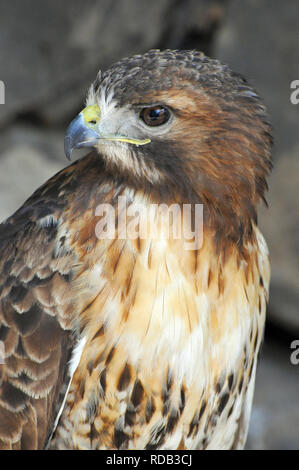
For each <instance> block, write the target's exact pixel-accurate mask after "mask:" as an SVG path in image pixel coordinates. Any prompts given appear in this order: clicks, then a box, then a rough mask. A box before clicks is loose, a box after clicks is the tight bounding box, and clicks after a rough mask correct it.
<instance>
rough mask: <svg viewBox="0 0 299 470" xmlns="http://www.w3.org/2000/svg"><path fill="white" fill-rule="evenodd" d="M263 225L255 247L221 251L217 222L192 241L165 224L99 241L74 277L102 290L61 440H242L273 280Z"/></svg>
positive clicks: (86, 322)
mask: <svg viewBox="0 0 299 470" xmlns="http://www.w3.org/2000/svg"><path fill="white" fill-rule="evenodd" d="M160 229H161V230H162V228H161V227H160ZM162 232H163V230H162ZM162 232H161V233H162ZM255 233H256V237H257V238H255V239H254V242H253V243H252V244H251V245H248V247H247V259H244V258H240V253H239V251H238V250H237V248H232V249H231V250H230V253H229V254H228V256H227V258H226V259H225V260H223V259H222V258H221V256H217V255H216V252H215V246H214V239H213V236H212V234H210V233H209V232H207V233H205V237H204V243H203V246H202V247H201V249H198V250H193V251H192V250H190V251H188V250H182V248H181V246H180V244H181V241H178V240H174V239H167V240H166V239H165V238H163V236H160V238H159V239H145V240H142V239H140V240H138V241H136V240H130V239H126V240H106V241H105V242H104V243H105V249H103V247H102V246H101V249H100V250H99V251H98V249H97V246H95V247H94V249H93V251H92V253H91V254H90V257H88V255H87V256H86V259H85V261H86V263H87V265H88V266H89V270H84V267H82V269H81V270H80V272H79V274H78V276H77V278H76V279H75V280H74V282H75V283H76V284H77V285H80V286H82V287H83V286H84V285H88V286H89V289H94V295H93V297H92V300H91V301H90V302H89V303H88V305H86V306H85V307H84V308H83V309H82V312H81V313H80V321H81V325H82V327H81V338H82V340H81V349H80V355H79V356H78V358H77V363H78V366H77V368H76V371H75V373H74V375H73V378H72V383H71V385H70V389H69V393H68V396H67V400H66V404H65V408H64V410H63V413H62V416H61V419H60V422H59V425H58V429H57V431H56V435H55V438H54V440H53V442H52V444H51V445H52V446H53V447H58V448H64V447H65V448H68V447H72V446H73V445H74V446H75V447H77V448H102V449H104V448H123V449H124V448H149V449H150V448H152V449H154V448H167V449H171V448H205V447H208V448H213V446H216V447H217V446H220V447H223V448H224V447H225V446H227V445H231V446H233V445H234V439H235V434H236V433H237V430H238V422H239V420H240V417H241V415H242V413H243V412H244V403H245V402H246V400H245V398H246V394H247V393H251V392H250V391H248V390H249V389H250V387H251V388H252V386H251V385H250V384H251V383H252V381H254V374H255V365H256V354H257V351H258V349H259V345H260V342H261V338H262V333H263V325H264V315H265V304H266V298H267V291H266V287H265V286H267V285H268V280H269V272H268V260H267V252H266V250H265V245H264V242H263V241H262V238H261V235H260V234H259V232H258V231H257V230H256V232H255ZM102 244H103V241H102V243H101V245H102ZM260 279H262V285H261V281H260ZM81 290H82V289H81ZM250 400H251V397H250V398H249V401H250ZM246 426H247V422H246V425H245V428H246ZM223 427H224V428H225V429H226V428H227V429H228V430H227V431H225V432H223ZM244 435H246V431H244ZM218 441H219V442H218Z"/></svg>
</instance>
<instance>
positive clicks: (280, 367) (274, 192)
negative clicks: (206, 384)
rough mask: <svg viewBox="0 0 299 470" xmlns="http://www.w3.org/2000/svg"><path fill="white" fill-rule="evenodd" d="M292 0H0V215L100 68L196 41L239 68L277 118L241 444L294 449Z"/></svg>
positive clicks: (297, 296) (43, 158)
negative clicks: (251, 385) (261, 329)
mask: <svg viewBox="0 0 299 470" xmlns="http://www.w3.org/2000/svg"><path fill="white" fill-rule="evenodd" d="M298 45H299V8H298V0H288V2H281V1H279V0H242V2H241V1H238V0H159V1H154V2H148V1H147V0H125V1H124V0H113V1H111V0H110V1H109V0H84V1H83V0H73V1H72V2H59V1H58V0H55V1H54V0H43V1H42V2H38V1H37V0H10V1H9V2H6V1H5V0H0V80H2V81H3V82H4V84H5V105H3V104H0V221H1V220H3V219H5V218H6V217H7V216H8V215H10V214H11V213H12V212H13V211H14V210H15V209H16V208H17V207H18V206H19V205H20V204H21V203H22V202H23V201H24V200H25V199H26V198H27V197H28V196H29V195H30V194H31V193H32V192H33V190H34V189H36V188H37V187H38V186H39V185H40V184H41V183H43V182H44V181H45V180H46V179H47V178H49V177H50V176H51V175H53V173H55V172H56V171H58V170H59V169H61V168H62V167H63V166H66V164H67V162H66V160H65V157H64V152H63V135H64V130H65V128H66V126H67V124H68V122H69V121H70V119H71V118H72V117H73V116H74V115H75V114H76V113H77V112H78V111H79V110H80V109H81V107H82V104H83V103H84V97H85V93H86V90H87V88H88V86H89V84H90V83H91V81H92V80H93V79H94V77H95V75H96V72H97V71H98V69H99V68H101V69H105V68H106V67H108V66H109V65H110V64H112V63H113V62H115V61H116V60H117V59H120V58H121V57H123V56H127V55H130V54H134V53H140V52H144V51H146V50H148V49H150V48H161V49H163V48H196V49H200V50H202V51H204V52H205V53H207V54H208V55H211V56H213V57H217V58H219V59H220V60H222V61H223V62H226V63H228V64H229V65H231V67H232V68H233V69H234V70H236V71H238V72H241V73H242V74H244V75H245V76H246V77H247V78H248V80H249V81H250V82H251V83H252V84H253V85H254V86H255V87H256V88H257V90H258V91H259V92H260V94H261V95H262V96H263V98H264V101H265V103H266V105H267V106H268V110H269V113H270V116H271V121H272V123H273V125H274V137H275V147H274V163H275V166H274V171H273V175H272V177H271V179H270V181H269V186H270V191H269V194H268V198H267V199H268V202H269V209H268V210H266V209H265V208H261V213H260V225H261V227H262V230H263V232H264V234H265V237H266V239H267V241H268V245H269V248H270V252H271V260H272V282H271V295H270V305H269V312H268V324H267V330H266V339H265V343H264V347H263V350H262V353H261V361H260V365H259V368H258V374H257V386H256V394H255V400H254V408H253V414H252V421H251V427H250V432H249V439H248V443H247V448H248V449H299V365H297V366H295V365H292V364H291V362H290V355H291V352H292V350H291V349H290V344H291V342H292V341H293V340H294V339H299V312H298V305H299V263H298V248H299V218H298V216H299V213H298V212H299V211H298V207H299V204H298V199H299V160H298V156H299V128H298V124H299V104H298V105H293V104H291V101H290V94H291V91H292V90H291V89H290V83H291V81H293V80H299V60H298V59H299V46H298Z"/></svg>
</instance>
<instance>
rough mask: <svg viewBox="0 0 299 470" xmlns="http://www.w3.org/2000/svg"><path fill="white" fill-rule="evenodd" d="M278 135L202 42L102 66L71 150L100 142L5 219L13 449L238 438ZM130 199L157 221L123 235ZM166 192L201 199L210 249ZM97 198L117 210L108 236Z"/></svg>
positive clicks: (5, 437) (4, 385) (247, 404)
mask: <svg viewBox="0 0 299 470" xmlns="http://www.w3.org/2000/svg"><path fill="white" fill-rule="evenodd" d="M270 134H271V129H270V126H269V124H268V122H267V117H266V115H265V109H264V106H263V105H262V104H261V102H260V99H259V98H258V96H257V94H256V92H255V91H254V90H253V89H252V88H251V87H250V86H248V84H247V83H246V81H245V80H244V79H243V78H241V77H240V76H239V75H237V74H235V73H233V72H232V71H231V70H230V69H229V68H228V67H227V66H225V65H222V64H221V63H219V62H218V61H217V60H213V59H210V58H208V57H206V56H205V55H203V54H202V53H199V52H196V51H164V52H160V51H150V52H148V53H146V54H144V55H137V56H134V57H131V58H128V59H124V60H121V61H120V62H118V63H116V64H115V65H114V66H112V67H111V68H110V69H109V70H108V71H106V72H105V73H104V74H100V73H99V74H98V76H97V78H96V80H95V82H94V83H93V85H92V86H91V88H90V90H89V93H88V98H87V103H86V108H85V109H84V110H83V111H82V112H81V113H80V114H79V115H78V117H76V118H75V119H74V121H72V123H71V124H70V126H69V129H68V131H67V135H66V138H65V149H66V154H67V156H68V157H70V154H71V151H72V149H74V148H77V147H82V146H86V147H88V146H90V147H93V148H94V150H93V151H92V153H89V154H88V155H87V156H86V157H84V158H82V159H81V160H79V161H77V162H75V163H73V164H72V165H70V166H68V167H67V168H65V169H64V170H62V171H61V172H59V173H58V174H57V175H55V176H54V177H53V178H51V179H50V180H49V181H48V182H46V183H45V184H44V185H43V186H42V187H40V188H39V189H38V190H37V191H36V192H35V193H34V194H33V195H32V196H31V197H30V198H29V199H28V200H27V201H26V202H25V204H24V205H23V206H22V207H21V208H20V209H19V210H18V211H17V212H16V213H15V214H14V215H13V216H11V217H10V218H9V219H8V220H6V221H5V222H4V223H3V224H2V225H1V227H0V274H1V276H0V291H1V294H0V299H1V304H0V325H1V327H0V340H1V341H2V342H3V343H4V350H5V359H4V364H3V365H2V366H1V376H0V378H1V382H0V383H1V391H0V443H1V447H2V448H4V449H19V448H22V449H35V448H40V449H41V448H54V449H231V448H233V449H236V448H242V447H243V445H244V442H245V439H246V434H247V429H248V422H249V416H250V409H251V403H252V397H253V389H254V380H255V370H256V362H257V354H258V351H259V347H260V343H261V339H262V335H263V328H264V321H265V310H266V301H267V295H268V285H269V261H268V251H267V246H266V244H265V241H264V238H263V236H262V235H261V233H260V231H259V229H258V228H257V218H256V207H257V204H258V203H259V202H260V201H261V200H262V199H263V198H264V191H265V189H266V182H265V177H266V176H267V175H268V173H269V171H270V168H271V162H270V147H271V135H270ZM119 198H122V201H124V205H123V206H122V207H123V210H119V206H118V201H119ZM134 204H138V205H139V207H141V210H142V212H143V215H144V214H145V215H147V214H148V213H150V212H152V213H153V219H152V220H153V221H154V223H155V224H156V229H157V233H156V235H158V236H145V237H141V236H139V235H138V233H139V232H138V230H137V231H136V230H135V232H137V236H128V234H125V236H124V233H120V232H121V231H122V230H123V221H124V217H125V213H126V211H128V210H129V209H130V208H131V207H133V206H134ZM161 204H164V205H166V207H168V206H170V205H172V204H176V206H178V207H179V208H183V207H184V205H188V204H189V205H190V206H191V207H193V205H199V204H202V205H203V240H202V244H201V245H200V246H196V247H195V248H193V249H187V248H186V246H185V245H184V242H185V240H184V239H183V237H181V238H177V237H175V236H173V235H172V234H170V235H169V233H168V234H167V233H166V232H167V231H166V230H165V228H166V227H165V224H166V222H165V220H166V219H163V217H161V214H160V213H159V211H158V209H156V208H157V207H159V205H161ZM103 205H104V206H103ZM103 207H105V208H109V207H110V208H112V209H113V210H114V215H117V216H118V219H117V220H118V222H117V223H116V225H115V231H114V232H113V231H112V232H113V236H112V237H111V236H110V238H109V236H101V234H105V230H104V224H101V221H102V222H103V217H104V213H103V212H102V208H103ZM112 213H113V212H112ZM159 214H160V215H159ZM192 214H193V216H194V210H192V211H191V219H192ZM119 217H120V218H119ZM183 217H184V216H183ZM177 218H178V213H175V212H173V219H172V226H174V225H175V224H176V222H177ZM133 219H134V217H133ZM193 219H194V217H193ZM130 220H132V217H131V219H130ZM140 220H141V219H137V222H138V223H137V224H136V223H135V225H137V228H138V226H139V229H141V228H142V227H141V226H140V225H141V224H140ZM135 222H136V220H135ZM183 222H184V219H180V222H179V223H178V225H179V226H180V223H181V225H182V224H183ZM107 223H108V222H107ZM194 224H195V227H197V225H196V221H194V220H193V227H194ZM135 228H136V227H135ZM198 230H199V228H198ZM135 232H134V233H135ZM191 232H192V230H191V229H190V233H191ZM194 233H195V232H194V230H193V234H194ZM106 235H107V234H106ZM110 235H111V233H110ZM195 236H196V234H195Z"/></svg>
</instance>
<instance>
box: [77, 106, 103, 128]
mask: <svg viewBox="0 0 299 470" xmlns="http://www.w3.org/2000/svg"><path fill="white" fill-rule="evenodd" d="M81 113H82V115H83V118H84V121H85V124H86V125H87V126H88V125H89V126H90V125H94V122H92V121H95V122H96V123H98V122H99V120H100V118H101V111H100V108H99V107H98V105H96V104H93V105H91V106H86V108H84V109H83V110H82V111H81Z"/></svg>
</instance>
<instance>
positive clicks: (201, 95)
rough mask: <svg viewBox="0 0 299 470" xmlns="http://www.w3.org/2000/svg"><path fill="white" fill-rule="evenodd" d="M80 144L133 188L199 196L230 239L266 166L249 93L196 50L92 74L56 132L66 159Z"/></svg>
mask: <svg viewBox="0 0 299 470" xmlns="http://www.w3.org/2000/svg"><path fill="white" fill-rule="evenodd" d="M83 146H87V147H88V146H90V147H94V148H95V149H96V151H97V152H98V154H99V157H100V158H101V159H102V160H103V162H104V164H105V168H106V171H107V173H109V174H110V175H112V177H113V178H116V179H117V178H118V179H119V180H120V181H122V182H124V181H125V182H126V184H128V185H132V186H133V187H134V188H143V190H144V191H147V192H148V194H151V195H154V194H156V195H157V194H158V195H159V197H165V198H167V197H170V198H171V199H175V200H176V201H177V202H179V201H191V200H192V201H194V200H195V201H198V202H202V203H204V204H205V206H206V207H207V208H208V212H207V214H208V219H209V223H210V224H212V225H213V224H214V225H215V224H218V228H219V229H221V228H224V227H226V233H227V235H228V236H229V235H231V236H235V237H240V230H242V233H244V230H245V232H246V230H247V231H250V224H251V221H252V220H254V219H255V217H256V205H257V203H258V202H259V201H260V199H263V198H264V191H265V189H266V187H267V185H266V180H265V177H266V176H267V174H268V173H269V171H270V168H271V159H270V148H271V127H270V125H269V123H268V121H267V116H266V112H265V108H264V106H263V104H262V103H261V101H260V99H259V97H258V95H257V93H256V92H255V91H254V90H253V89H252V88H251V87H250V86H249V85H248V84H247V82H246V81H245V80H244V79H243V78H242V77H241V76H240V75H239V74H236V73H234V72H232V71H231V70H230V68H229V67H228V66H226V65H223V64H221V63H220V62H219V61H217V60H214V59H210V58H208V57H206V56H205V55H204V54H203V53H201V52H197V51H170V50H166V51H163V52H162V51H159V50H152V51H149V52H147V53H146V54H144V55H136V56H133V57H131V58H127V59H123V60H121V61H120V62H117V63H116V64H115V65H113V66H112V67H111V68H110V69H109V70H107V71H106V72H105V73H103V74H101V73H99V74H98V76H97V78H96V80H95V82H94V83H93V84H92V86H91V88H90V90H89V92H88V96H87V103H86V108H85V109H84V110H83V111H81V113H80V114H79V115H78V116H77V117H76V118H75V119H74V120H73V121H72V123H71V124H70V126H69V128H68V131H67V134H66V137H65V151H66V155H67V157H70V155H71V152H72V150H73V149H74V148H77V147H83ZM249 222H250V223H249ZM229 227H230V228H229ZM234 232H236V233H235V235H234Z"/></svg>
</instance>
